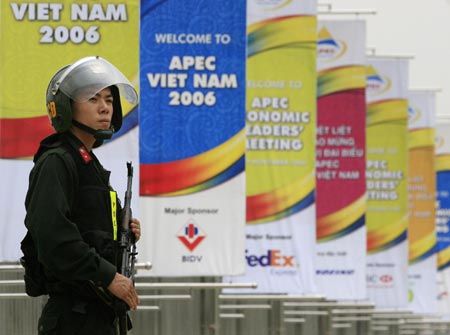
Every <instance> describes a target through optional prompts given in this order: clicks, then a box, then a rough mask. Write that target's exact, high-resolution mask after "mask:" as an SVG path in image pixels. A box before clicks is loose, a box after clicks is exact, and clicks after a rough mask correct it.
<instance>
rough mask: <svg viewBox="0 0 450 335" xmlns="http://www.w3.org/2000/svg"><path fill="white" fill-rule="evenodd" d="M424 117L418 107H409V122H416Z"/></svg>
mask: <svg viewBox="0 0 450 335" xmlns="http://www.w3.org/2000/svg"><path fill="white" fill-rule="evenodd" d="M421 117H422V111H421V110H420V109H419V108H418V107H413V106H409V107H408V123H409V124H410V125H411V124H414V123H416V122H417V121H419V120H420V119H421Z"/></svg>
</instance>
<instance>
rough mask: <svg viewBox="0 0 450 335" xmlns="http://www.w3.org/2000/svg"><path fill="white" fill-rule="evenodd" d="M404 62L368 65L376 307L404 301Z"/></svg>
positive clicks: (370, 265)
mask: <svg viewBox="0 0 450 335" xmlns="http://www.w3.org/2000/svg"><path fill="white" fill-rule="evenodd" d="M407 87H408V64H407V60H404V59H397V58H369V59H368V66H367V88H366V99H367V131H366V141H367V145H366V148H367V153H366V154H367V167H366V180H367V212H366V213H367V214H366V225H367V251H368V257H367V289H368V295H369V298H370V299H371V300H372V301H373V302H374V303H375V304H376V306H377V307H392V308H397V307H402V308H404V307H407V305H408V287H407V282H408V273H407V270H408V243H407V242H408V241H407V228H408V141H407V136H408V100H407V98H408V89H407Z"/></svg>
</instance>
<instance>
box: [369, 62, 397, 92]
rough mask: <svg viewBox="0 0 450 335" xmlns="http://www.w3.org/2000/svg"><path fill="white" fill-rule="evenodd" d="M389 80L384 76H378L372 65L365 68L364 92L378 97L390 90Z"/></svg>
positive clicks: (390, 83)
mask: <svg viewBox="0 0 450 335" xmlns="http://www.w3.org/2000/svg"><path fill="white" fill-rule="evenodd" d="M391 85H392V82H391V80H390V79H389V78H388V77H387V76H384V75H380V74H379V73H378V72H377V70H375V68H374V67H373V66H372V65H369V66H368V67H367V75H366V86H367V87H366V91H367V93H368V94H371V95H379V94H382V93H384V92H387V91H388V90H389V89H390V88H391Z"/></svg>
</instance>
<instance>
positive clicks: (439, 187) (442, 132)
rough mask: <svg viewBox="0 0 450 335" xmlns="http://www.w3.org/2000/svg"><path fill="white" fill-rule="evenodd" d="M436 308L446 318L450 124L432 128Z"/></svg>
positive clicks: (448, 305) (449, 277) (449, 295)
mask: <svg viewBox="0 0 450 335" xmlns="http://www.w3.org/2000/svg"><path fill="white" fill-rule="evenodd" d="M435 145H436V150H435V154H436V156H435V167H436V195H437V201H436V203H437V208H436V231H437V259H438V283H439V287H438V289H439V293H438V304H439V306H438V308H439V312H440V313H442V314H445V315H447V316H450V120H442V121H441V120H438V122H437V124H436V142H435Z"/></svg>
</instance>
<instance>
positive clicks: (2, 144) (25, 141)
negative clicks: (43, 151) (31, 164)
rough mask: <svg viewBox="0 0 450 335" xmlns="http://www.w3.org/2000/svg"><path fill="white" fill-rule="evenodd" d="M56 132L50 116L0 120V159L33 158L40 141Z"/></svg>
mask: <svg viewBox="0 0 450 335" xmlns="http://www.w3.org/2000/svg"><path fill="white" fill-rule="evenodd" d="M53 132H54V130H53V128H52V127H51V125H50V122H49V120H48V116H46V115H44V116H40V117H34V118H18V119H0V158H20V157H27V156H32V155H34V153H35V152H36V150H37V148H38V146H39V143H40V141H42V139H43V138H44V137H46V136H48V135H50V134H51V133H53Z"/></svg>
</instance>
